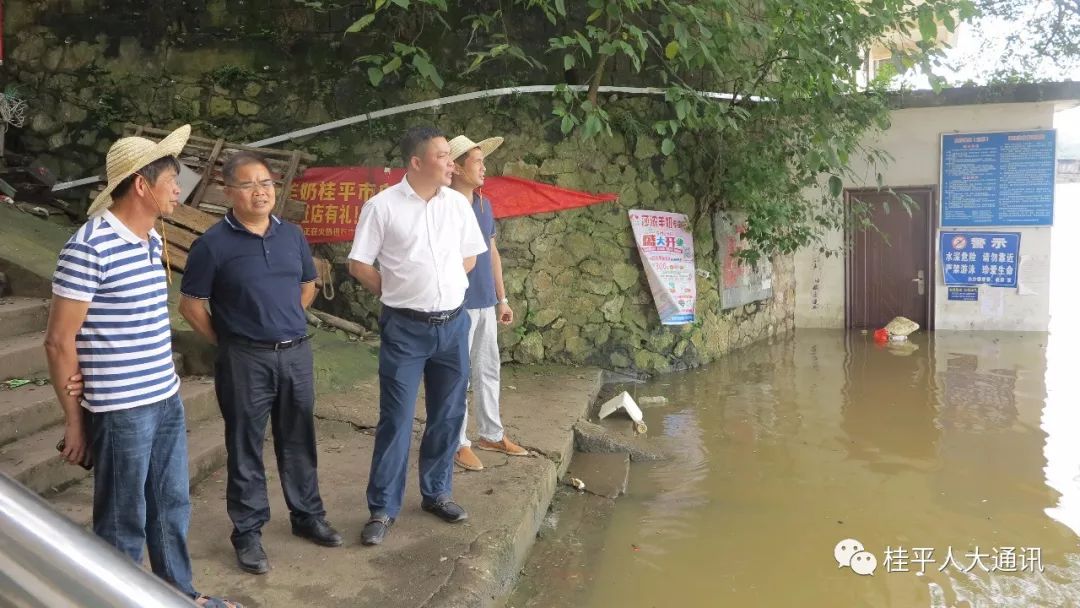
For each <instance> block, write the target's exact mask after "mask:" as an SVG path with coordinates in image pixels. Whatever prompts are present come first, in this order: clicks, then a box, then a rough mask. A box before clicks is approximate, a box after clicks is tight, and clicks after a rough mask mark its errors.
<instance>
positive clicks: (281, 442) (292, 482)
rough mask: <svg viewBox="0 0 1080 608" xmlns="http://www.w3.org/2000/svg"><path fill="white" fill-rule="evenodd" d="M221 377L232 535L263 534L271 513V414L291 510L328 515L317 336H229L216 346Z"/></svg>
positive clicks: (296, 516) (300, 516)
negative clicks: (295, 340) (257, 342)
mask: <svg viewBox="0 0 1080 608" xmlns="http://www.w3.org/2000/svg"><path fill="white" fill-rule="evenodd" d="M215 380H216V382H215V388H216V390H217V398H218V405H219V406H220V407H221V416H222V417H223V418H224V419H225V446H226V448H227V450H228V453H229V462H228V472H229V481H228V487H227V490H226V494H225V496H226V505H227V510H228V513H229V518H230V519H231V520H232V522H233V532H232V540H233V543H238V542H240V543H242V542H244V540H245V537H247V536H248V535H252V534H258V533H259V531H260V529H261V528H262V526H263V524H265V523H266V522H267V521H269V520H270V503H269V501H268V500H267V496H266V469H265V467H264V466H263V440H264V438H265V437H266V422H267V419H269V420H270V427H271V430H272V432H273V436H274V454H275V455H276V456H277V465H278V475H279V476H280V477H281V489H282V491H283V492H284V493H285V504H287V505H288V507H289V512H290V518H291V519H292V521H294V522H296V521H302V520H305V519H308V518H312V517H323V516H324V515H326V511H325V510H324V508H323V502H322V497H320V496H319V480H318V474H317V459H318V457H317V455H316V451H315V372H314V361H313V359H312V353H311V343H310V342H304V343H302V344H300V345H298V346H294V347H292V348H287V349H284V350H270V349H265V348H257V347H253V346H248V345H243V344H238V343H236V342H225V343H223V344H222V345H221V346H220V347H219V349H218V358H217V367H216V369H215Z"/></svg>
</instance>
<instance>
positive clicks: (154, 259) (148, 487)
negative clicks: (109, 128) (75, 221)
mask: <svg viewBox="0 0 1080 608" xmlns="http://www.w3.org/2000/svg"><path fill="white" fill-rule="evenodd" d="M190 132H191V129H190V127H188V126H186V125H185V126H184V127H181V128H180V129H177V130H176V131H175V132H174V133H172V134H170V135H169V136H168V137H166V138H165V139H163V140H162V141H161V142H158V143H154V142H152V141H150V140H148V139H144V138H141V137H128V138H124V139H121V140H120V141H118V142H116V144H114V145H113V146H112V148H110V150H109V154H108V157H107V160H106V170H107V173H108V177H109V183H108V185H107V186H106V188H105V190H104V191H103V192H102V193H101V194H100V195H99V196H98V197H97V199H95V200H94V203H93V204H92V205H91V206H90V209H89V211H88V212H87V214H88V215H89V216H90V219H89V221H87V223H86V224H84V225H83V226H82V227H81V228H79V230H78V231H77V232H76V233H75V234H74V235H73V236H72V237H71V239H69V240H68V242H67V243H66V244H65V245H64V248H63V249H62V250H61V251H60V258H59V261H58V262H57V267H56V274H55V275H54V277H53V300H52V305H51V307H50V312H49V326H48V330H47V332H46V337H45V350H46V354H47V356H48V360H49V373H50V375H51V377H52V381H53V386H56V387H58V388H57V391H56V395H57V398H58V399H59V400H60V403H61V405H62V406H63V408H64V415H65V430H64V451H63V453H62V456H63V457H64V458H65V459H66V460H68V461H69V462H71V463H83V462H86V461H87V460H90V461H92V463H93V464H94V466H95V469H96V472H95V475H94V524H93V525H94V532H95V533H96V534H97V535H98V536H100V537H102V538H103V539H105V540H106V541H108V542H109V543H110V544H111V545H112V546H114V547H116V548H117V549H118V550H120V551H121V552H123V553H125V554H127V555H128V556H129V557H130V558H131V559H133V560H134V561H135V562H141V560H142V548H143V545H144V544H145V545H146V547H147V549H148V551H149V555H150V566H151V568H152V569H153V571H154V574H156V575H158V576H159V577H161V578H162V579H164V580H165V581H166V582H168V583H170V584H171V585H173V586H174V587H176V588H177V589H179V590H180V591H181V592H183V593H185V594H187V595H189V596H190V597H192V598H193V599H194V600H195V601H196V602H197V603H198V604H200V605H203V606H211V607H215V608H222V607H230V608H231V607H234V606H236V605H235V604H233V603H231V602H227V601H224V600H221V599H219V598H211V597H208V596H204V595H201V594H199V593H197V592H196V591H195V589H194V587H193V585H192V574H191V558H190V556H189V554H188V548H187V531H188V524H189V521H190V517H191V503H190V498H189V494H188V467H187V464H188V463H187V437H186V430H185V421H184V405H183V403H181V401H180V394H179V388H180V379H179V378H178V377H177V375H176V370H175V369H174V367H173V360H172V340H171V332H170V325H169V308H168V296H169V293H168V285H167V283H166V272H165V269H164V268H163V267H162V258H161V255H162V240H161V237H160V236H159V235H158V233H157V232H156V231H155V230H154V222H155V220H157V219H158V218H159V217H162V216H166V215H169V214H171V213H172V212H173V210H174V209H175V208H176V205H177V204H179V202H178V197H179V195H180V188H179V186H178V185H177V181H176V178H177V173H178V171H179V169H180V165H179V163H178V162H177V160H176V155H177V154H179V152H180V151H181V150H182V149H183V147H184V144H185V142H186V141H187V138H188V135H189V134H190ZM80 370H81V372H82V375H83V382H84V386H83V395H82V399H81V403H80V402H79V399H78V398H76V397H72V396H70V395H69V394H68V392H67V391H66V390H64V389H63V388H61V387H62V384H63V381H64V379H66V378H69V377H70V376H72V375H73V374H76V373H78V372H79V371H80Z"/></svg>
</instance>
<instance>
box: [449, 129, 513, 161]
mask: <svg viewBox="0 0 1080 608" xmlns="http://www.w3.org/2000/svg"><path fill="white" fill-rule="evenodd" d="M502 143H503V138H501V137H489V138H487V139H485V140H482V141H480V143H473V140H471V139H469V138H468V137H465V136H464V135H458V136H457V137H455V138H454V139H451V140H450V160H457V159H458V157H459V156H461V155H462V154H465V153H466V152H468V151H469V150H472V149H473V148H480V151H481V152H483V153H484V156H487V155H489V154H491V153H492V152H494V151H495V148H498V147H499V146H501V145H502Z"/></svg>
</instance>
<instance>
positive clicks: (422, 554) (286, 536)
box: [190, 366, 600, 608]
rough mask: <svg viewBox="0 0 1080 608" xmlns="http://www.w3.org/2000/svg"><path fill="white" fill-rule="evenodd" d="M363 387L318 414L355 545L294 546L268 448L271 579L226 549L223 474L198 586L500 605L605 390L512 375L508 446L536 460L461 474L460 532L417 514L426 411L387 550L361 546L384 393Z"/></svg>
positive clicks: (339, 513)
mask: <svg viewBox="0 0 1080 608" xmlns="http://www.w3.org/2000/svg"><path fill="white" fill-rule="evenodd" d="M354 382H355V388H354V389H353V390H349V391H345V392H339V393H335V394H333V395H320V398H319V399H320V401H319V404H318V406H317V412H318V417H319V418H320V426H319V440H318V448H319V481H320V487H321V492H322V498H323V502H324V503H325V506H326V510H327V518H328V519H329V520H330V521H331V522H333V524H334V526H335V527H337V528H338V530H339V531H341V533H342V534H343V535H344V536H345V546H344V547H341V548H333V549H327V548H322V547H317V546H315V545H312V544H311V543H308V542H306V541H304V540H302V539H299V538H297V537H294V536H292V534H291V529H290V526H289V518H288V510H287V508H286V507H285V504H284V500H283V498H282V496H281V491H280V487H279V483H278V475H277V471H276V467H275V466H274V459H273V457H272V452H271V451H270V448H269V446H268V448H267V450H268V451H267V454H266V457H265V462H266V466H267V475H268V481H267V486H268V491H269V496H270V503H271V510H272V513H273V519H272V520H271V521H270V522H269V523H268V524H267V525H266V526H265V527H264V528H263V546H264V548H265V549H266V551H267V554H268V556H269V559H270V565H271V571H270V573H269V574H267V575H265V576H258V577H257V576H251V575H248V574H245V573H243V572H241V571H240V570H239V569H238V568H237V567H236V562H235V557H234V554H233V550H232V547H231V545H230V544H229V540H228V536H229V531H230V529H231V524H230V522H229V520H228V516H227V515H226V513H225V501H224V495H225V484H224V479H225V475H224V471H217V472H216V473H214V474H213V475H211V476H210V478H209V479H208V481H206V482H204V483H202V484H201V485H200V486H199V487H198V488H196V489H195V491H194V493H193V496H192V502H193V506H194V509H193V516H192V523H191V536H190V548H191V553H192V557H193V562H194V567H195V579H196V580H195V583H196V585H197V586H198V588H199V589H200V590H204V591H205V592H212V593H214V594H223V595H227V596H229V597H230V598H233V599H236V600H238V601H241V602H243V603H245V604H247V605H254V606H291V605H313V606H323V607H331V608H332V607H337V606H340V607H346V606H349V607H352V606H378V607H380V608H384V607H398V606H454V607H488V606H496V605H499V603H500V601H501V600H502V598H504V597H505V596H506V595H507V594H508V593H509V592H510V591H511V590H512V587H513V585H514V583H515V582H516V580H517V576H518V573H519V572H520V570H521V568H522V566H523V565H524V563H525V558H526V556H527V554H528V553H529V551H530V549H531V548H532V545H533V542H534V541H535V539H536V533H537V531H538V530H539V528H540V523H541V521H542V520H543V518H544V517H545V516H546V514H547V509H548V506H549V505H550V503H551V500H552V497H553V496H554V493H555V490H556V487H557V486H556V484H557V480H558V478H559V475H560V474H561V472H562V471H565V469H566V467H567V466H569V463H570V458H571V457H572V454H573V440H574V434H573V427H574V423H575V422H576V421H577V420H578V419H579V418H580V417H581V416H582V415H584V414H585V412H586V410H587V408H588V407H589V405H590V403H591V401H592V400H593V398H594V397H595V395H596V393H597V392H598V390H599V388H600V374H599V372H598V371H597V370H592V369H576V368H566V367H557V366H550V367H549V366H536V367H518V368H507V369H505V370H504V374H503V391H502V418H503V425H504V427H505V428H506V432H507V434H508V436H509V437H510V438H512V439H513V440H515V441H517V442H519V443H521V444H523V445H526V446H529V447H530V449H532V450H533V451H535V452H536V454H535V455H534V456H532V457H511V456H506V455H503V454H497V453H492V452H478V455H479V456H480V458H481V460H482V461H483V462H484V465H485V469H484V470H483V471H480V472H475V473H474V472H464V471H462V470H460V469H458V470H457V471H455V474H454V499H455V500H456V501H458V502H460V503H461V504H462V505H463V506H464V507H465V508H466V509H468V511H469V514H470V519H469V520H468V521H467V522H464V523H462V524H454V525H448V524H445V523H443V522H442V521H440V520H438V519H437V518H435V517H432V516H431V515H429V514H427V513H424V512H422V511H421V510H420V508H419V503H420V496H419V492H418V490H417V484H416V479H417V475H418V471H417V466H416V462H417V458H418V453H417V448H418V444H419V436H420V434H421V432H422V423H421V422H420V421H419V420H421V418H420V416H421V415H422V413H423V406H422V404H421V406H420V407H419V408H418V410H417V418H418V422H417V424H416V425H415V427H414V441H413V446H412V451H411V454H410V467H409V473H408V482H407V485H406V493H405V503H404V507H403V510H402V512H401V514H400V516H399V517H398V520H397V522H396V523H395V525H394V527H393V529H392V530H391V532H390V534H389V535H388V537H387V539H386V542H385V543H384V544H383V545H381V546H379V547H364V546H361V545H360V543H359V536H360V530H361V528H362V527H363V525H364V523H365V522H366V520H367V517H368V512H367V507H366V499H365V496H364V492H365V486H366V483H367V477H368V475H367V472H368V468H369V466H370V462H371V453H372V448H373V445H374V438H373V436H372V431H373V429H372V428H371V427H372V425H373V423H374V421H375V420H376V419H377V414H376V412H377V407H378V387H377V381H376V380H374V379H373V378H372V377H370V376H367V377H364V376H359V377H357V378H356V379H355V380H354ZM511 387H512V388H511ZM421 403H422V402H421Z"/></svg>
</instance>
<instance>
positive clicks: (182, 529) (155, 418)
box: [91, 392, 195, 595]
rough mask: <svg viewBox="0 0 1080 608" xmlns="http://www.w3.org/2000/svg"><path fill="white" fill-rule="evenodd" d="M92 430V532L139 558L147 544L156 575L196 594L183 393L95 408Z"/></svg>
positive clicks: (184, 590) (132, 556)
mask: <svg viewBox="0 0 1080 608" xmlns="http://www.w3.org/2000/svg"><path fill="white" fill-rule="evenodd" d="M91 429H92V431H91V432H92V433H93V442H92V446H91V450H92V451H93V456H94V533H95V534H97V535H98V536H100V537H101V538H103V539H105V541H106V542H108V543H109V544H110V545H112V546H114V547H116V548H117V549H118V550H120V552H122V553H124V554H125V555H127V556H128V557H130V558H131V559H132V560H134V561H135V562H136V563H140V562H141V561H142V548H143V545H144V544H145V545H146V548H147V550H148V553H149V554H150V568H151V569H152V570H153V571H154V574H156V575H157V576H158V577H160V578H162V579H164V580H165V582H167V583H169V584H171V585H172V586H174V587H176V588H177V589H179V590H180V591H181V592H182V593H185V594H186V595H194V594H195V589H194V587H193V586H192V582H191V557H190V556H189V555H188V547H187V532H188V523H189V521H190V520H191V500H190V497H189V494H188V455H187V432H186V430H185V423H184V404H183V403H182V402H181V401H180V394H179V392H178V393H176V394H175V395H173V396H172V397H169V398H168V399H165V400H164V401H159V402H157V403H152V404H150V405H142V406H138V407H133V408H131V409H126V410H116V411H112V412H102V413H96V414H94V415H93V417H92V422H91Z"/></svg>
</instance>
